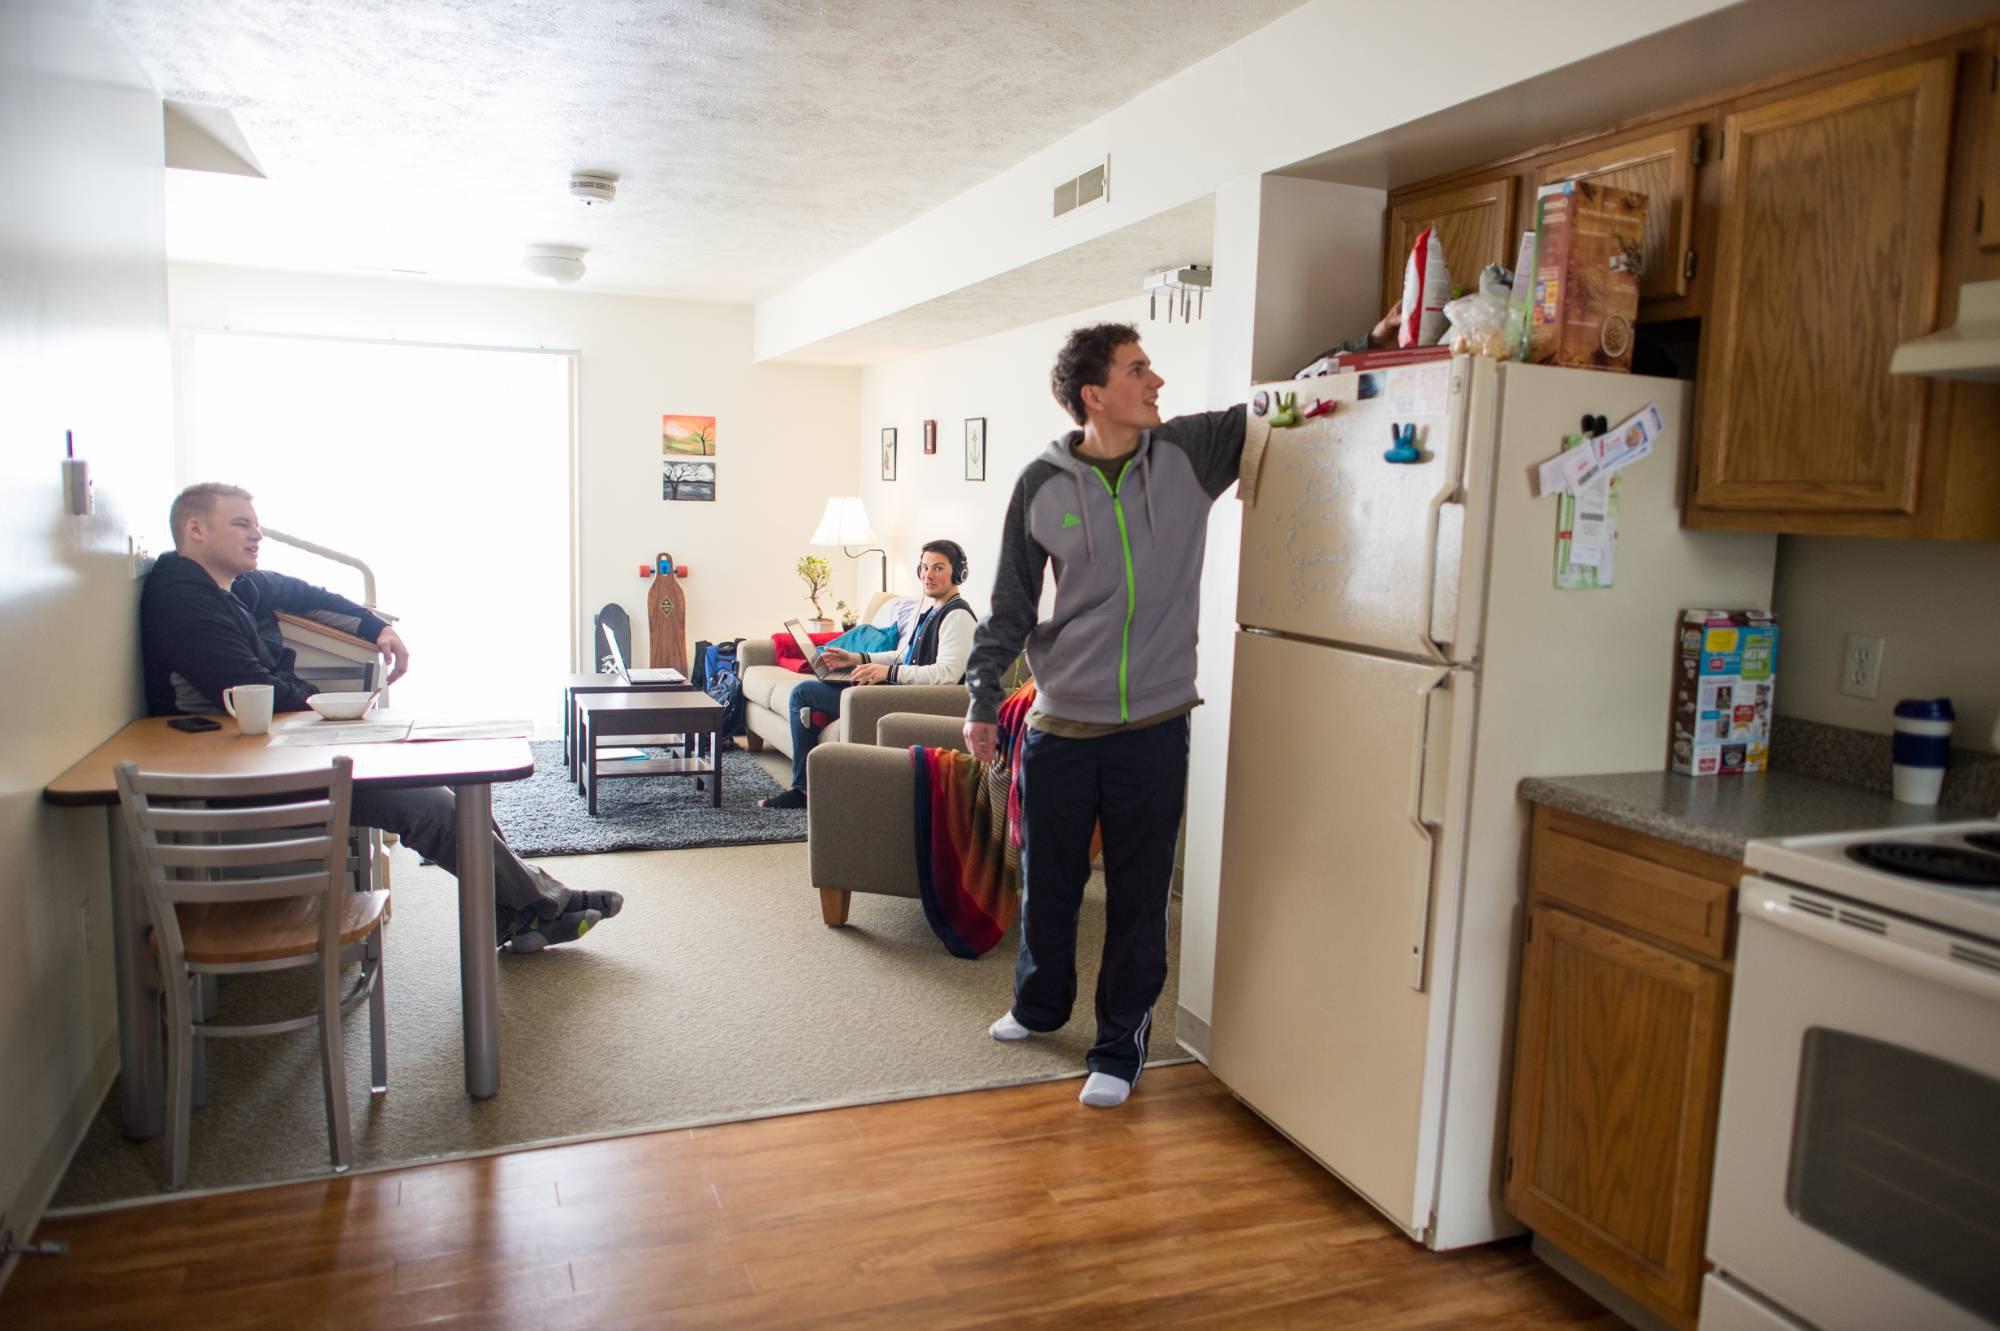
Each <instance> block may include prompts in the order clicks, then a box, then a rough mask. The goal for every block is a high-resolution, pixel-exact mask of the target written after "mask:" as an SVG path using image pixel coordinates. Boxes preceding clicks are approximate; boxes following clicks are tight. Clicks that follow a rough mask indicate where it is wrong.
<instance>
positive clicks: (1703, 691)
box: [1670, 610, 1778, 776]
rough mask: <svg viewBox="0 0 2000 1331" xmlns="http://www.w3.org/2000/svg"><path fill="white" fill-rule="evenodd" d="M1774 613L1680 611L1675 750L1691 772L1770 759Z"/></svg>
mask: <svg viewBox="0 0 2000 1331" xmlns="http://www.w3.org/2000/svg"><path fill="white" fill-rule="evenodd" d="M1777 679H1778V620H1777V616H1775V615H1773V614H1772V613H1771V612H1770V611H1768V610H1684V611H1682V612H1681V619H1680V624H1679V626H1678V640H1677V642H1676V644H1675V650H1674V703H1673V707H1674V715H1673V725H1672V732H1671V733H1672V735H1673V753H1672V755H1671V759H1670V765H1671V767H1672V768H1673V770H1674V771H1676V772H1680V773H1683V774H1685V775H1688V776H1736V775H1740V774H1741V773H1744V772H1761V771H1763V770H1764V769H1765V767H1766V766H1768V765H1769V761H1770V749H1771V715H1772V707H1773V698H1772V690H1773V689H1774V688H1775V687H1776V685H1777Z"/></svg>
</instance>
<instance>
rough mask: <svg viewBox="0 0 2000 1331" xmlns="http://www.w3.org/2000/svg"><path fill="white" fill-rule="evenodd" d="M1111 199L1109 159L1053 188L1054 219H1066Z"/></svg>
mask: <svg viewBox="0 0 2000 1331" xmlns="http://www.w3.org/2000/svg"><path fill="white" fill-rule="evenodd" d="M1110 197H1111V159H1110V158H1109V157H1107V158H1105V159H1104V160H1103V162H1101V163H1099V164H1098V165H1096V166H1093V167H1091V168H1090V170H1088V171H1086V172H1084V173H1083V174H1082V175H1080V176H1077V177H1075V178H1074V179H1071V180H1065V181H1063V182H1062V184H1060V185H1057V186H1056V188H1055V199H1054V207H1055V211H1054V213H1053V216H1055V217H1067V216H1069V215H1070V214H1071V213H1075V212H1081V211H1082V210H1084V209H1085V208H1094V207H1097V206H1098V205H1100V204H1102V203H1104V202H1105V201H1107V200H1108V199H1110Z"/></svg>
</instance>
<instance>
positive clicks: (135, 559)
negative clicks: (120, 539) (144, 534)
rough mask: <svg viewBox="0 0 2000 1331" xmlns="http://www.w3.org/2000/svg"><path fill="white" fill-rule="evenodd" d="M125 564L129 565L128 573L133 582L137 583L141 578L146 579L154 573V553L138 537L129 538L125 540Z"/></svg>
mask: <svg viewBox="0 0 2000 1331" xmlns="http://www.w3.org/2000/svg"><path fill="white" fill-rule="evenodd" d="M125 562H126V565H127V569H126V571H127V572H128V573H130V574H131V576H132V580H133V581H134V582H137V581H138V580H139V579H140V578H143V577H145V576H146V575H147V574H148V573H151V572H152V571H153V552H152V551H151V550H148V549H147V548H146V543H145V542H144V541H142V540H140V539H139V538H138V537H136V536H127V537H126V538H125Z"/></svg>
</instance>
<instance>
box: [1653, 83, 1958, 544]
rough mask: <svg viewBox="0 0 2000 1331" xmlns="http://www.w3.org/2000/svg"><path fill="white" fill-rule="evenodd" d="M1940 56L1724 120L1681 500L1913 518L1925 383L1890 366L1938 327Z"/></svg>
mask: <svg viewBox="0 0 2000 1331" xmlns="http://www.w3.org/2000/svg"><path fill="white" fill-rule="evenodd" d="M1955 64H1956V62H1955V59H1954V57H1952V56H1949V55H1945V56H1938V57H1935V58H1933V59H1928V60H1923V61H1918V62H1915V63H1912V64H1908V65H1903V66H1900V67H1896V68H1892V69H1889V70H1886V71H1884V72H1882V73H1878V74H1871V75H1868V76H1866V77H1863V78H1858V79H1854V80H1852V81H1849V82H1846V83H1840V84H1835V85H1833V86H1830V87H1825V88H1820V89H1817V90H1815V91H1812V92H1808V93H1804V94H1802V95H1799V96H1795V97H1790V98H1786V99H1784V100H1780V101H1773V102H1769V103H1766V104H1763V105H1760V106H1755V107H1752V108H1750V109H1747V110H1743V111H1739V112H1736V113H1734V114H1731V115H1728V116H1726V117H1725V118H1724V121H1723V151H1722V162H1721V168H1722V172H1723V185H1722V191H1721V205H1720V214H1719V217H1720V220H1719V226H1718V235H1717V244H1716V250H1717V253H1716V269H1715V281H1714V290H1713V295H1712V298H1711V300H1710V303H1709V315H1708V318H1707V319H1706V321H1705V324H1706V326H1705V327H1704V329H1703V331H1702V362H1701V375H1700V385H1699V389H1698V393H1699V398H1700V402H1699V406H1698V408H1697V411H1696V432H1697V439H1696V457H1697V463H1696V466H1697V472H1696V476H1695V484H1694V493H1693V501H1694V503H1695V504H1696V505H1699V506H1703V507H1711V508H1718V509H1738V510H1741V509H1753V510H1767V511H1768V510H1787V509H1790V510H1808V511H1815V512H1821V513H1857V514H1870V513H1872V514H1904V513H1913V512H1915V510H1916V505H1917V482H1918V463H1919V460H1920V455H1921V453H1922V449H1923V443H1924V435H1925V428H1926V417H1927V413H1928V410H1929V407H1930V399H1931V383H1930V381H1929V380H1926V379H1920V378H1912V377H1909V376H1894V377H1892V376H1891V375H1890V374H1889V356H1890V353H1891V352H1892V351H1894V350H1895V347H1896V345H1897V343H1899V342H1901V341H1903V340H1904V339H1906V338H1909V337H1914V336H1918V335H1920V334H1923V333H1927V332H1929V331H1931V329H1932V327H1933V326H1934V322H1935V318H1936V311H1937V303H1938V278H1939V268H1940V263H1941V257H1942V256H1941V252H1942V248H1943V242H1942V225H1943V218H1944V198H1945V185H1946V177H1947V170H1946V167H1947V153H1948V149H1949V146H1950V144H1949V140H1950V135H1951V120H1952V116H1951V110H1952V96H1953V90H1954V81H1955Z"/></svg>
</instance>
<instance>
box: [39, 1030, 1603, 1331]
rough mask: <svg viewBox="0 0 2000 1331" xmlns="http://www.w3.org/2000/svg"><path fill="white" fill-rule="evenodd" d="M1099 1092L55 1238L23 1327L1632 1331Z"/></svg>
mask: <svg viewBox="0 0 2000 1331" xmlns="http://www.w3.org/2000/svg"><path fill="white" fill-rule="evenodd" d="M1077 1084H1078V1083H1076V1082H1074V1081H1070V1082H1056V1083H1050V1084H1045V1085H1038V1086H1026V1087H1017V1088H1014V1089H1010V1090H1004V1091H988V1092H983V1093H978V1094H969V1095H957V1096H941V1097H938V1098H934V1099H928V1100H913V1101H904V1102H901V1103H897V1104H887V1105H871V1106H865V1107H861V1108H856V1109H840V1110H829V1111H826V1112H822V1113H817V1114H802V1115H798V1116H795V1117H790V1118H779V1119H765V1120H762V1121H759V1122H753V1123H741V1124H731V1125H728V1126H724V1127H717V1128H699V1129H693V1130H688V1131H680V1132H667V1133H656V1134H652V1135H649V1136H643V1137H626V1138H622V1139H619V1140H616V1141H606V1142H592V1143H589V1144H586V1145H580V1146H565V1147H556V1148H551V1149H548V1150H540V1151H525V1152H519V1153H516V1154H513V1155H506V1156H498V1157H492V1158H488V1159H480V1160H462V1161H454V1162H452V1163H448V1164H439V1165H428V1166H422V1167H417V1168H412V1169H404V1170H397V1171H393V1172H387V1173H380V1174H370V1175H365V1176H362V1177H353V1178H347V1179H338V1180H332V1179H330V1180H327V1181H324V1182H312V1183H297V1184H290V1185H287V1186H284V1187H276V1188H266V1189H260V1190H257V1191H254V1192H241V1193H234V1194H229V1195H224V1196H216V1197H203V1198H189V1199H185V1200H178V1201H173V1202H169V1203H166V1204H164V1205H159V1206H148V1207H141V1208H136V1209H128V1210H123V1211H116V1212H107V1213H103V1214H99V1215H94V1216H86V1217H79V1218H74V1219H67V1220H56V1221H50V1222H48V1223H45V1224H44V1225H43V1226H42V1227H41V1229H40V1231H39V1232H38V1233H37V1235H36V1237H37V1238H45V1239H46V1238H55V1239H63V1240H66V1241H67V1242H68V1243H69V1244H70V1253H69V1255H68V1256H67V1257H63V1258H57V1259H41V1260H36V1261H33V1262H29V1263H25V1264H24V1265H22V1266H21V1267H20V1269H19V1270H18V1271H17V1272H16V1273H15V1276H14V1278H13V1280H12V1282H11V1283H10V1285H9V1286H8V1288H7V1289H6V1290H5V1292H4V1293H0V1326H5V1327H9V1328H17V1327H22V1328H25V1327H121V1328H122V1327H142V1328H145V1329H146V1331H164V1328H169V1327H191V1328H202V1331H219V1329H220V1328H226V1327H251V1326H255V1327H266V1326H270V1327H286V1328H305V1327H369V1328H384V1327H409V1326H417V1325H423V1326H430V1327H481V1328H515V1327H523V1328H526V1327H533V1328H568V1327H576V1328H603V1327H624V1326H642V1327H654V1326H689V1327H757V1328H779V1327H823V1326H837V1327H915V1328H924V1329H925V1331H930V1329H932V1328H957V1327H983V1326H991V1327H1009V1328H1012V1327H1024V1326H1063V1327H1124V1326H1133V1327H1146V1328H1149V1331H1151V1329H1156V1328H1167V1327H1209V1328H1216V1329H1217V1331H1221V1329H1222V1328H1230V1329H1231V1331H1240V1329H1241V1328H1255V1327H1299V1328H1321V1327H1342V1328H1350V1329H1358V1328H1364V1327H1382V1328H1388V1327H1394V1328H1424V1327H1477V1328H1480V1331H1499V1329H1500V1328H1512V1327H1521V1328H1525V1327H1548V1326H1591V1327H1598V1328H1604V1329H1605V1331H1611V1329H1612V1328H1616V1327H1618V1326H1619V1325H1620V1323H1618V1322H1617V1321H1615V1320H1614V1319H1613V1318H1612V1317H1611V1316H1610V1315H1609V1314H1607V1313H1603V1312H1602V1311H1601V1310H1600V1309H1598V1307H1597V1306H1596V1305H1595V1304H1593V1303H1592V1302H1591V1301H1590V1300H1588V1299H1587V1298H1585V1297H1584V1296H1583V1295H1582V1294H1580V1293H1578V1292H1576V1291H1575V1290H1573V1289H1572V1288H1570V1287H1569V1286H1568V1285H1567V1284H1565V1283H1564V1282H1563V1281H1562V1280H1560V1279H1559V1278H1558V1277H1556V1276H1555V1275H1554V1274H1552V1273H1551V1272H1549V1271H1548V1270H1547V1269H1546V1268H1545V1267H1543V1266H1542V1265H1541V1264H1540V1263H1539V1262H1537V1261H1536V1260H1535V1259H1534V1258H1533V1257H1532V1256H1530V1255H1529V1253H1528V1250H1527V1248H1526V1247H1525V1246H1524V1245H1523V1244H1521V1243H1519V1242H1514V1243H1508V1244H1502V1245H1498V1246H1496V1247H1490V1248H1481V1249H1473V1250H1470V1251H1466V1252H1460V1253H1449V1254H1436V1253H1429V1252H1425V1251H1424V1250H1423V1249H1421V1248H1419V1247H1417V1246H1416V1245H1414V1244H1412V1243H1410V1242H1409V1241H1408V1240H1406V1239H1404V1238H1403V1237H1401V1236H1400V1235H1399V1234H1397V1233H1396V1232H1394V1231H1392V1230H1391V1229H1390V1227H1389V1226H1388V1224H1387V1223H1386V1222H1385V1221H1383V1220H1382V1219H1380V1218H1379V1217H1378V1216H1377V1215H1376V1214H1375V1213H1374V1212H1373V1211H1371V1210H1370V1209H1369V1208H1368V1207H1367V1206H1365V1205H1364V1204H1362V1203H1361V1202H1360V1201H1359V1200H1357V1199H1356V1198H1355V1197H1354V1196H1353V1195H1352V1194H1351V1193H1349V1192H1347V1191H1346V1189H1344V1188H1343V1187H1342V1186H1341V1185H1340V1184H1339V1183H1337V1182H1335V1181H1334V1180H1333V1179H1332V1178H1331V1177H1330V1176H1329V1175H1327V1174H1326V1173H1325V1172H1324V1171H1322V1170H1321V1169H1319V1168H1318V1167H1317V1166H1316V1165H1314V1164H1312V1163H1311V1162H1310V1161H1308V1160H1307V1159H1306V1158H1305V1157H1304V1156H1303V1155H1301V1154H1299V1152H1298V1151H1296V1150H1295V1149H1293V1148H1292V1147H1291V1146H1290V1145H1288V1144H1287V1143H1286V1142H1285V1141H1284V1140H1283V1139H1282V1138H1280V1137H1279V1136H1277V1135H1276V1134H1275V1133H1273V1132H1272V1131H1271V1130H1270V1129H1269V1128H1268V1127H1266V1126H1265V1125H1264V1124H1263V1123H1262V1122H1260V1121H1259V1120H1258V1119H1256V1118H1255V1117H1254V1116H1252V1115H1251V1114H1250V1113H1249V1112H1248V1111H1246V1110H1244V1109H1243V1108H1242V1107H1241V1106H1240V1105H1238V1104H1237V1103H1236V1102H1235V1101H1234V1100H1232V1099H1231V1098H1230V1096H1229V1093H1228V1092H1227V1091H1226V1090H1225V1089H1223V1087H1222V1086H1221V1084H1220V1083H1218V1082H1217V1081H1216V1080H1215V1079H1214V1078H1213V1077H1211V1076H1209V1074H1208V1073H1207V1071H1206V1070H1204V1069H1203V1068H1201V1067H1200V1066H1199V1065H1193V1064H1190V1065H1187V1066H1182V1067H1173V1068H1158V1069H1155V1070H1153V1071H1152V1072H1150V1073H1148V1074H1147V1076H1146V1078H1145V1080H1144V1082H1143V1083H1142V1084H1141V1086H1140V1089H1139V1091H1138V1092H1137V1094H1136V1095H1135V1096H1134V1097H1133V1099H1132V1100H1131V1102H1130V1103H1128V1104H1127V1105H1126V1106H1125V1107H1124V1108H1123V1109H1120V1110H1117V1111H1113V1112H1106V1111H1100V1110H1091V1109H1085V1108H1083V1107H1081V1106H1079V1105H1078V1104H1077V1102H1076V1089H1077ZM300 1130H301V1131H303V1130H305V1129H304V1128H301V1129H300Z"/></svg>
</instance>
